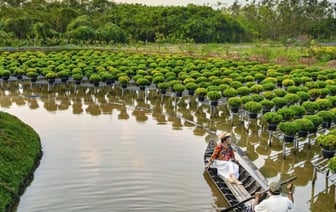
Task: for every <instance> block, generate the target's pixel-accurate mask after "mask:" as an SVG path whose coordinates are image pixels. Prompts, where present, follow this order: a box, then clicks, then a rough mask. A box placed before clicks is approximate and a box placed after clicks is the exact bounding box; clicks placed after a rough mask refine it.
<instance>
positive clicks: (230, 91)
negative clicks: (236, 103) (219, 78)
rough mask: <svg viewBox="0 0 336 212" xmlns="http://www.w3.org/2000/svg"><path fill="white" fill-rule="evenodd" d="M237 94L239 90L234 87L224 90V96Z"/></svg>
mask: <svg viewBox="0 0 336 212" xmlns="http://www.w3.org/2000/svg"><path fill="white" fill-rule="evenodd" d="M237 94H238V91H237V90H236V89H234V88H232V87H229V88H227V89H225V90H224V92H223V96H224V97H234V96H237Z"/></svg>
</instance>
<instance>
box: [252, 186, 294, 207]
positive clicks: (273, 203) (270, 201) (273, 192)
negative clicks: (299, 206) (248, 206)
mask: <svg viewBox="0 0 336 212" xmlns="http://www.w3.org/2000/svg"><path fill="white" fill-rule="evenodd" d="M292 188H293V184H292V183H291V182H289V183H287V190H288V196H287V197H285V196H282V195H281V185H280V184H279V183H277V182H271V183H270V184H269V192H268V194H269V195H270V196H269V197H268V198H267V199H264V200H262V201H261V202H260V198H261V192H257V193H256V195H255V199H254V211H255V212H287V211H288V210H290V209H292V208H293V207H294V198H293V190H292Z"/></svg>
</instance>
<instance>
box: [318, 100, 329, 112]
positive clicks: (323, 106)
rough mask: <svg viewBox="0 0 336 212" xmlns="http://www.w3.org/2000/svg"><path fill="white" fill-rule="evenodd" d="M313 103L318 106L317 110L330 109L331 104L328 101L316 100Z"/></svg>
mask: <svg viewBox="0 0 336 212" xmlns="http://www.w3.org/2000/svg"><path fill="white" fill-rule="evenodd" d="M315 102H316V104H317V105H318V106H319V110H327V109H329V108H331V107H332V103H331V101H330V100H329V99H316V101H315Z"/></svg>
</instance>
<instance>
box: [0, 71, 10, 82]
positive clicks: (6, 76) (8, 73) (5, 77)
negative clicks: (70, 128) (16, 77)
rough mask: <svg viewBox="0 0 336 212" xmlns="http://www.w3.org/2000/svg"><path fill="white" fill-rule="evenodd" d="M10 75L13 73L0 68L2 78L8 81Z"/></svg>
mask: <svg viewBox="0 0 336 212" xmlns="http://www.w3.org/2000/svg"><path fill="white" fill-rule="evenodd" d="M10 75H11V72H10V71H9V70H5V69H3V68H0V78H2V79H3V80H4V81H7V80H8V79H9V77H10Z"/></svg>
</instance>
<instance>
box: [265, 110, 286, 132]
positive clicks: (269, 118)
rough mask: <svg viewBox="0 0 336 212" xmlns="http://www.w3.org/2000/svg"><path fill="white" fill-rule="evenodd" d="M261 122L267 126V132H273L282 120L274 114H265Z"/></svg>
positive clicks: (279, 115) (280, 116)
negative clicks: (264, 122)
mask: <svg viewBox="0 0 336 212" xmlns="http://www.w3.org/2000/svg"><path fill="white" fill-rule="evenodd" d="M263 120H264V121H266V123H267V124H268V130H270V131H275V130H276V128H277V126H278V124H279V123H280V122H281V121H282V120H283V118H282V115H281V114H279V113H276V112H267V113H265V114H264V115H263Z"/></svg>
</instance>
